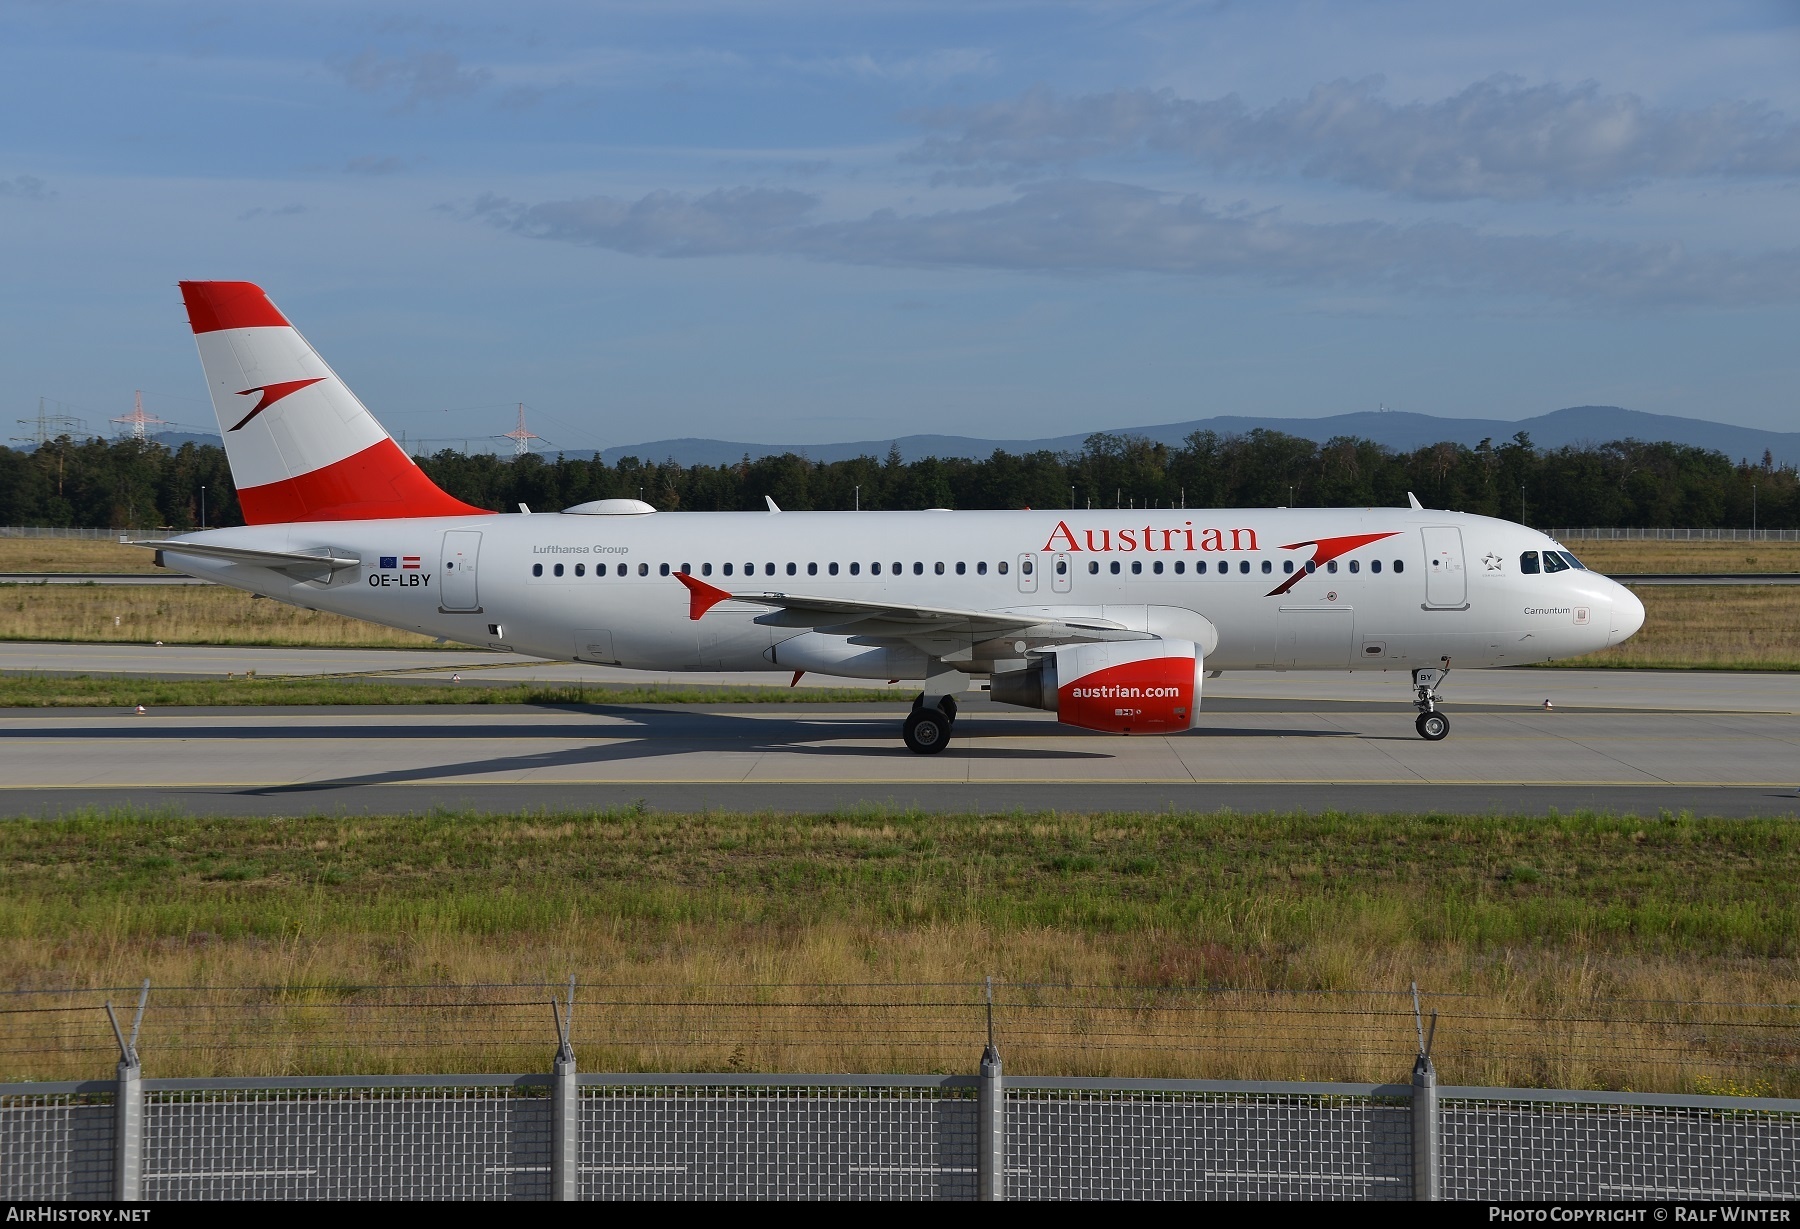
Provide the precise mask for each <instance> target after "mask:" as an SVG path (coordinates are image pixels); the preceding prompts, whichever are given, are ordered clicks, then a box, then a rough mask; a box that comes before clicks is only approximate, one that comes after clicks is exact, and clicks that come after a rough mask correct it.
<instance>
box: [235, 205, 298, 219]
mask: <svg viewBox="0 0 1800 1229" xmlns="http://www.w3.org/2000/svg"><path fill="white" fill-rule="evenodd" d="M305 212H306V206H305V205H282V206H280V207H279V208H275V209H264V208H263V207H262V206H261V205H258V206H257V207H256V208H254V209H246V210H244V212H242V213H240V214H238V218H237V220H238V221H240V222H253V221H255V220H256V219H257V218H291V217H293V216H294V215H295V214H301V213H305Z"/></svg>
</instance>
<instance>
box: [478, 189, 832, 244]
mask: <svg viewBox="0 0 1800 1229" xmlns="http://www.w3.org/2000/svg"><path fill="white" fill-rule="evenodd" d="M817 204H818V197H816V196H814V195H812V194H810V193H806V192H796V191H793V190H791V189H786V188H724V189H720V190H718V191H716V192H709V193H707V194H706V195H705V196H700V197H688V196H683V195H681V194H679V193H675V192H652V193H650V194H649V195H647V196H644V197H641V198H640V199H638V200H635V201H622V200H619V199H617V198H615V197H610V196H588V197H579V198H576V199H574V200H567V201H549V202H546V203H544V204H539V205H521V204H519V203H517V202H515V201H510V200H507V199H505V198H504V197H498V196H484V197H482V198H481V199H480V200H478V201H476V202H475V213H476V214H477V215H479V216H481V217H484V218H486V219H487V220H488V221H490V222H493V223H494V224H496V225H498V226H503V227H505V228H506V229H508V230H512V231H516V232H518V233H519V234H522V235H530V236H532V237H533V238H537V239H559V240H562V241H564V242H567V243H580V244H587V245H590V246H593V247H603V248H610V249H612V250H613V251H616V252H628V253H630V254H632V255H634V256H724V255H731V254H736V253H742V252H755V251H773V250H779V249H780V247H781V246H782V244H783V243H784V242H785V241H788V240H791V238H792V237H793V236H794V235H795V234H797V233H798V232H799V231H800V230H801V229H803V227H802V223H803V222H804V221H805V219H806V217H807V215H808V214H809V213H810V212H811V211H812V210H813V209H814V207H815V206H816V205H817Z"/></svg>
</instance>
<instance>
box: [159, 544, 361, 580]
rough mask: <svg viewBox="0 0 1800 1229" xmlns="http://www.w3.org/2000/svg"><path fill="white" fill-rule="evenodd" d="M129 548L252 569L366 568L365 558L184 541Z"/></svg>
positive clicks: (311, 569)
mask: <svg viewBox="0 0 1800 1229" xmlns="http://www.w3.org/2000/svg"><path fill="white" fill-rule="evenodd" d="M126 545H128V546H142V547H146V548H149V549H152V550H155V551H156V552H157V553H158V554H165V553H166V554H170V555H177V554H179V555H192V556H195V557H196V558H200V559H222V560H224V561H225V562H227V563H247V564H249V565H250V566H252V567H259V568H274V569H275V570H277V571H285V570H289V569H293V568H305V569H307V570H310V571H315V572H316V571H320V570H323V571H326V572H339V571H342V570H343V569H345V568H354V567H361V566H362V560H361V559H358V558H355V557H353V556H349V555H334V554H332V553H331V552H329V551H325V552H323V553H321V554H316V555H313V554H307V553H305V552H303V551H279V550H250V549H248V548H247V547H242V546H215V545H213V544H211V543H207V542H183V541H181V540H179V539H169V540H166V541H164V540H145V541H142V542H128V543H126Z"/></svg>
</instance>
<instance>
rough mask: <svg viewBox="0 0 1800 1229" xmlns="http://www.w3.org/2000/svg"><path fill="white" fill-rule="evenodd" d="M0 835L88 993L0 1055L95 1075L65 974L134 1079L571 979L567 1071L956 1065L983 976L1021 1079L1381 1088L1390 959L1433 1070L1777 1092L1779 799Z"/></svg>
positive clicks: (521, 1060) (107, 828)
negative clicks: (1416, 1015) (1558, 812)
mask: <svg viewBox="0 0 1800 1229" xmlns="http://www.w3.org/2000/svg"><path fill="white" fill-rule="evenodd" d="M0 856H4V857H5V859H6V861H7V863H8V865H9V866H10V867H11V868H12V870H11V874H10V876H9V879H10V882H11V886H10V889H9V892H8V894H7V896H6V898H5V899H4V900H3V901H0V981H4V982H5V983H6V984H10V985H13V986H15V987H20V988H22V989H31V990H40V991H42V990H49V989H52V988H63V987H75V988H88V989H86V990H85V991H84V992H83V993H80V994H78V995H75V996H48V995H42V994H37V995H24V996H18V995H16V996H14V1005H15V1006H28V1007H44V1006H55V1005H66V1006H68V1007H69V1008H71V1010H69V1011H66V1012H39V1013H34V1014H31V1015H29V1016H26V1015H14V1016H11V1017H8V1018H5V1019H0V1064H4V1066H5V1068H6V1069H5V1070H4V1071H3V1072H0V1078H13V1079H17V1078H21V1077H30V1078H39V1079H48V1078H62V1077H70V1076H93V1075H95V1074H97V1073H99V1072H103V1071H104V1070H105V1069H106V1067H107V1065H108V1062H109V1060H108V1058H107V1054H108V1051H109V1048H110V1041H109V1040H108V1039H109V1036H110V1034H109V1032H108V1031H107V1026H106V1024H105V1022H104V1017H103V1016H101V1015H100V1014H99V1012H98V1011H97V1010H96V1008H97V1005H98V1002H99V1001H100V999H102V998H103V997H107V996H108V994H109V993H110V997H112V998H114V999H115V1000H116V1001H117V1000H121V999H127V998H128V997H129V995H128V994H126V993H125V992H123V991H121V990H113V991H111V992H107V991H104V990H102V989H99V988H101V987H109V986H110V987H130V986H134V985H135V984H136V983H137V982H138V981H139V980H140V979H141V978H143V977H146V976H148V977H150V978H151V979H152V981H153V983H154V985H155V986H157V987H160V989H158V990H156V991H155V992H154V993H153V996H152V1003H153V1007H152V1010H151V1012H150V1014H149V1016H148V1017H147V1022H146V1026H145V1043H144V1046H143V1049H144V1051H145V1053H146V1056H147V1057H146V1065H147V1069H148V1070H149V1071H150V1073H151V1074H153V1075H168V1076H173V1075H178V1074H185V1075H215V1074H301V1073H308V1072H343V1071H351V1072H356V1071H361V1072H374V1071H413V1072H425V1071H456V1070H483V1071H508V1070H540V1069H542V1068H543V1065H544V1063H545V1061H546V1059H547V1054H548V1051H549V1048H550V1037H551V1031H550V1023H549V1020H550V1012H549V1008H548V1006H547V999H548V996H549V990H548V988H547V985H548V984H552V983H561V982H562V981H563V979H564V978H565V977H566V976H567V975H568V974H569V973H571V972H573V973H575V974H576V975H577V976H578V977H579V979H580V982H581V988H580V989H579V990H578V994H577V1013H576V1021H577V1027H576V1034H575V1035H576V1043H577V1048H578V1051H579V1052H580V1054H581V1057H582V1061H583V1065H584V1067H585V1068H586V1069H588V1070H651V1071H654V1070H734V1069H735V1070H761V1071H783V1070H785V1071H967V1070H970V1069H971V1067H972V1064H973V1061H974V1058H975V1056H976V1054H977V1053H978V1051H979V1048H980V1037H981V1031H982V1012H981V1007H980V1003H981V991H980V983H981V981H982V979H983V978H984V977H986V976H989V975H993V976H995V977H996V978H998V979H999V988H998V992H997V998H998V1004H999V1005H998V1010H997V1017H998V1021H999V1030H1000V1039H1001V1044H1002V1047H1003V1049H1004V1051H1005V1053H1006V1057H1007V1060H1008V1069H1009V1070H1012V1071H1015V1072H1018V1073H1020V1074H1042V1075H1048V1074H1101V1075H1122V1076H1123V1075H1135V1076H1178V1077H1202V1078H1204V1077H1216V1078H1261V1079H1282V1078H1286V1079H1319V1080H1359V1081H1381V1080H1393V1079H1403V1078H1404V1076H1405V1073H1406V1070H1407V1069H1408V1066H1409V1063H1410V1057H1411V1051H1412V1045H1413V1042H1412V1020H1411V1015H1410V1000H1409V999H1407V998H1406V997H1405V996H1404V995H1403V993H1402V992H1403V991H1404V989H1405V987H1406V985H1407V983H1408V982H1409V981H1412V980H1414V979H1417V980H1418V981H1419V983H1420V984H1421V986H1422V987H1424V988H1425V1006H1426V1009H1427V1010H1431V1009H1433V1008H1436V1009H1437V1010H1439V1011H1440V1012H1442V1013H1443V1014H1442V1017H1441V1020H1440V1024H1439V1028H1438V1036H1437V1053H1438V1055H1439V1058H1440V1067H1441V1069H1442V1071H1443V1077H1442V1078H1443V1079H1444V1080H1445V1081H1446V1082H1449V1083H1471V1084H1474V1083H1498V1084H1526V1085H1538V1086H1551V1087H1577V1088H1581V1087H1588V1088H1594V1087H1600V1088H1632V1089H1639V1090H1648V1089H1680V1090H1688V1091H1729V1090H1734V1089H1735V1090H1738V1091H1757V1092H1762V1093H1767V1094H1777V1095H1790V1096H1791V1095H1795V1094H1796V1093H1800V1062H1797V1061H1796V1060H1800V1029H1797V1028H1796V1027H1795V1026H1796V1024H1800V963H1797V961H1796V957H1797V956H1800V925H1797V919H1800V906H1797V905H1796V903H1795V901H1794V898H1793V896H1792V893H1791V892H1790V891H1788V890H1787V887H1786V885H1788V884H1791V883H1792V881H1793V879H1794V877H1795V875H1796V873H1800V824H1795V823H1793V822H1784V821H1773V820H1747V821H1718V822H1711V821H1693V820H1669V819H1664V820H1662V821H1656V820H1649V821H1644V820H1633V819H1612V818H1606V817H1591V816H1572V817H1552V818H1550V819H1548V820H1545V819H1535V818H1534V819H1511V818H1504V817H1489V818H1458V817H1410V816H1318V817H1306V816H1267V815H1264V816H1241V815H1240V816H1232V815H1210V816H1209V815H1191V814H1161V815H1131V814H1114V815H1096V816H1081V815H1055V814H1044V815H1029V816H999V815H987V816H924V815H916V814H907V813H884V812H880V811H877V810H873V809H871V810H868V811H866V812H858V813H852V814H840V815H827V816H802V817H786V818H784V817H773V816H747V815H726V814H707V815H660V814H654V813H634V812H622V813H621V812H615V813H608V814H597V815H579V814H544V815H536V816H512V817H505V816H481V815H440V816H435V817H410V818H393V819H380V818H374V819H344V818H319V819H308V820H277V821H255V822H244V821H234V820H219V819H211V820H195V819H188V818H185V817H179V816H165V817H146V816H138V817H132V816H111V817H91V818H86V819H79V820H73V821H59V822H57V823H44V824H15V825H6V826H4V827H0ZM521 982H525V983H538V984H536V985H531V986H519V985H516V984H515V983H521ZM421 983H454V985H452V986H450V987H449V988H444V987H442V986H440V987H438V988H436V989H431V988H424V989H419V988H412V987H418V986H419V985H420V984H421ZM196 986H199V987H207V986H210V987H231V986H239V987H242V986H250V987H272V988H275V989H273V990H263V991H257V992H253V993H240V992H229V991H218V990H214V991H196V990H183V989H180V988H181V987H196ZM381 987H387V988H386V989H383V988H381ZM1222 987H1232V988H1233V989H1229V990H1226V989H1222ZM1708 1004H1765V1005H1769V1004H1773V1005H1775V1006H1764V1007H1754V1006H1742V1007H1725V1006H1709V1005H1708ZM1783 1004H1785V1005H1786V1006H1781V1005H1783Z"/></svg>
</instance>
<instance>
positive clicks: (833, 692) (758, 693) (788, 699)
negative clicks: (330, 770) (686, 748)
mask: <svg viewBox="0 0 1800 1229" xmlns="http://www.w3.org/2000/svg"><path fill="white" fill-rule="evenodd" d="M905 698H906V697H905V696H902V695H899V694H896V693H893V692H887V691H876V690H873V689H864V688H854V687H791V688H790V687H679V686H667V687H665V686H642V687H590V686H582V685H575V684H544V683H480V682H464V683H449V682H442V683H436V682H430V683H428V682H417V683H403V682H394V681H390V680H384V679H362V678H355V679H346V678H237V679H156V678H146V677H144V676H141V675H138V676H133V675H115V676H107V677H93V676H89V675H80V676H77V677H74V678H61V677H56V676H52V675H43V674H25V675H21V674H11V675H4V676H0V708H67V707H92V708H111V707H118V708H130V707H133V706H135V705H138V704H142V705H145V706H149V707H161V708H167V707H174V706H187V705H233V704H251V705H267V704H870V703H876V702H880V701H890V702H891V701H895V700H901V699H905Z"/></svg>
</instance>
